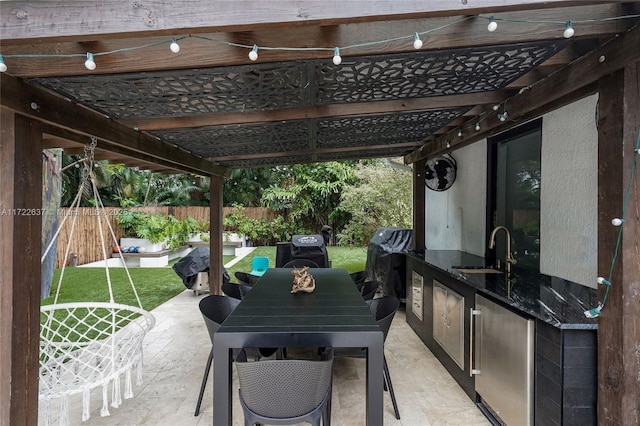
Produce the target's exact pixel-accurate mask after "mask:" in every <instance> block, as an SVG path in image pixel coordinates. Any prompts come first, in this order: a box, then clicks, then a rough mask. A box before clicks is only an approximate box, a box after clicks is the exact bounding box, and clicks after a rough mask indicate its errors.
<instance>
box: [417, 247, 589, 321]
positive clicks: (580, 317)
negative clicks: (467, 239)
mask: <svg viewBox="0 0 640 426" xmlns="http://www.w3.org/2000/svg"><path fill="white" fill-rule="evenodd" d="M407 255H408V256H412V257H415V258H417V259H419V260H421V261H423V262H425V263H426V264H428V265H430V266H432V267H434V268H436V269H439V270H441V271H443V272H445V273H448V274H449V275H451V276H452V277H453V278H455V279H457V280H458V281H460V282H462V283H465V284H467V285H469V286H471V287H473V288H475V289H476V290H477V291H478V293H480V294H486V295H489V296H491V297H492V298H494V299H497V300H499V301H501V302H503V303H504V304H506V305H508V306H511V307H512V308H513V309H514V310H516V311H520V312H522V313H525V314H527V315H530V316H532V317H535V318H538V319H540V320H542V321H545V322H547V323H549V324H551V325H553V326H554V327H558V328H562V329H597V327H598V321H597V319H591V318H587V317H586V316H585V315H584V311H586V310H589V309H591V308H594V307H595V306H597V305H598V296H597V292H596V290H595V289H593V288H589V287H585V286H582V285H580V284H576V283H574V282H571V281H568V280H565V279H562V278H558V277H553V276H549V275H544V274H540V273H534V272H531V271H527V270H524V269H518V268H513V269H512V273H511V276H512V279H511V280H507V279H506V276H505V274H504V273H499V274H494V273H488V274H483V273H471V274H467V273H463V272H461V271H459V270H458V269H456V268H454V266H470V267H473V266H476V267H478V266H485V265H487V264H488V263H485V259H484V257H482V256H476V255H473V254H469V253H465V252H462V251H457V250H427V251H426V252H424V253H416V252H412V253H407Z"/></svg>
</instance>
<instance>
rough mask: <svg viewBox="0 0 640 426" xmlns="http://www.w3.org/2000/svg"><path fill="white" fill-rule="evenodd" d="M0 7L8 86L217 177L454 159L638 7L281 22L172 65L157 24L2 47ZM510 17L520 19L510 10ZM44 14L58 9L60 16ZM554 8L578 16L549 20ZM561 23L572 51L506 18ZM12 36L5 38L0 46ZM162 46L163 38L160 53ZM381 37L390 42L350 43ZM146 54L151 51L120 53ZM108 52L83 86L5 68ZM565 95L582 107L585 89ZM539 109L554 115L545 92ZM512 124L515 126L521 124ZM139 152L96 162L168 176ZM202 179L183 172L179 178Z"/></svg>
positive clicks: (71, 73) (65, 130) (186, 51)
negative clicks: (385, 160) (571, 25)
mask: <svg viewBox="0 0 640 426" xmlns="http://www.w3.org/2000/svg"><path fill="white" fill-rule="evenodd" d="M2 3H15V4H20V3H23V2H2ZM2 3H0V6H1V7H2V15H3V17H2V18H1V19H2V21H3V42H2V46H1V48H0V53H2V54H3V55H4V56H5V62H6V63H7V64H8V66H9V70H8V72H7V73H6V74H7V75H10V76H13V77H17V78H19V79H22V80H24V81H25V82H26V83H27V84H29V85H30V87H31V86H33V89H34V90H36V91H37V90H38V88H41V89H44V90H45V91H46V92H51V93H53V94H55V95H56V96H58V97H62V98H64V99H68V100H70V101H72V102H71V103H72V104H74V105H79V106H82V107H86V109H88V110H91V111H95V112H96V113H98V114H97V115H99V116H100V117H102V118H103V119H104V117H105V116H106V119H108V120H112V121H115V122H116V123H117V124H118V125H123V126H125V127H126V128H127V129H130V130H131V131H132V132H139V133H141V134H143V135H145V136H146V137H147V138H148V139H149V141H152V143H153V141H156V142H157V144H161V145H167V146H169V147H172V148H178V149H180V150H181V151H186V152H187V153H188V154H192V155H193V156H195V157H197V158H199V159H200V161H202V160H206V161H209V162H211V163H212V164H214V165H215V166H221V167H220V168H219V169H216V171H217V170H225V168H230V169H233V168H252V167H263V166H277V165H284V164H295V163H307V162H321V161H332V160H349V159H363V158H374V157H405V160H406V161H407V162H411V161H412V160H416V159H419V158H421V157H423V156H425V155H429V154H428V153H429V152H431V153H437V152H438V151H439V150H440V147H441V145H442V144H443V143H444V142H443V141H445V140H446V142H447V144H448V145H451V144H453V145H456V146H463V145H465V144H468V143H471V142H473V141H475V140H477V139H479V138H480V137H486V136H487V135H490V134H492V133H495V132H498V131H500V130H501V129H504V128H505V126H506V125H511V126H512V125H514V124H516V123H517V121H515V120H511V122H510V123H506V124H504V123H499V122H497V121H496V120H495V119H490V120H489V119H487V117H488V114H491V115H492V116H493V115H496V113H495V112H492V111H494V110H493V107H494V106H495V105H499V109H500V110H508V109H509V105H510V104H509V102H510V99H512V98H513V97H514V96H522V93H523V92H525V91H526V90H527V89H528V88H530V87H532V86H534V85H535V84H536V83H538V82H540V81H543V80H545V79H549V78H553V75H552V74H553V73H554V72H555V71H557V70H559V69H562V68H563V67H566V66H569V65H568V64H570V63H571V62H573V61H575V60H576V59H578V58H580V57H581V56H584V55H587V54H589V52H590V51H592V50H593V49H596V48H598V47H599V46H601V45H602V43H603V42H604V41H606V40H608V39H611V38H612V37H614V36H615V35H616V34H617V33H621V32H623V31H626V30H627V29H628V28H629V27H630V26H631V25H633V24H634V20H611V21H608V20H607V19H606V18H610V17H616V16H621V15H623V14H628V13H630V12H633V11H636V10H637V8H638V5H637V3H638V2H634V4H622V3H620V2H546V3H548V5H544V4H542V3H543V2H508V1H507V2H498V1H495V2H487V1H485V2H479V3H483V4H485V5H486V4H489V3H493V4H495V5H496V6H495V7H494V8H493V9H491V8H487V7H484V8H482V9H478V10H477V11H474V12H477V13H478V14H483V15H484V16H486V15H487V14H488V13H490V12H491V11H494V12H495V16H496V17H498V18H503V19H505V20H506V21H505V22H502V23H501V24H500V28H499V30H498V31H496V32H494V33H489V32H488V31H487V30H486V25H487V22H488V21H487V20H486V19H484V17H483V16H479V17H478V16H475V17H474V15H473V14H472V15H469V14H468V13H469V12H468V11H466V10H456V8H451V9H442V6H440V7H441V9H437V8H434V10H433V11H432V13H433V16H431V15H430V14H429V10H426V11H424V12H421V13H416V14H415V16H413V15H408V16H407V15H402V16H393V15H385V16H377V15H373V16H371V17H368V18H365V17H360V18H357V19H356V18H354V19H351V20H349V19H344V20H343V19H341V20H340V21H339V22H338V21H336V22H335V23H332V24H331V25H327V24H322V25H320V24H318V23H311V22H309V23H306V24H304V25H303V24H302V23H301V22H292V23H289V24H287V23H279V24H278V25H275V28H271V26H273V25H270V26H265V25H264V24H262V25H259V24H255V25H253V26H252V25H250V24H247V25H245V26H244V27H241V28H238V29H242V31H227V30H224V31H223V30H222V29H221V30H220V31H219V32H214V30H215V28H209V27H208V28H198V29H197V31H198V33H199V34H202V33H203V32H204V31H206V37H205V36H199V37H186V38H183V39H181V40H180V43H181V46H182V50H181V52H180V53H179V54H178V55H175V57H171V56H170V55H172V54H171V53H170V52H169V49H168V42H169V41H170V40H171V37H172V36H181V37H184V31H185V30H184V28H181V29H178V28H171V27H170V26H168V27H167V28H165V29H163V31H162V34H159V33H158V32H153V31H150V32H148V33H147V32H140V33H136V35H137V37H131V34H129V33H127V34H120V35H119V34H115V33H110V34H103V35H95V34H87V35H86V36H83V35H82V34H70V35H68V36H60V35H57V36H55V37H52V38H51V39H50V40H49V39H47V38H41V37H39V38H37V39H35V38H30V37H25V38H19V37H17V36H16V35H15V34H19V32H17V31H18V30H16V29H15V28H14V29H12V30H11V31H13V32H11V33H9V30H10V29H9V26H8V25H9V24H11V22H10V20H9V17H8V16H7V13H8V12H9V11H11V13H14V12H13V11H14V10H15V8H14V9H10V8H7V7H6V5H5V4H2ZM111 3H117V2H111ZM275 3H278V2H275ZM282 3H283V5H284V4H285V3H286V4H289V3H292V2H290V1H283V2H282ZM301 3H304V2H301ZM311 3H313V2H311ZM405 3H406V2H405ZM435 3H438V4H441V3H449V4H453V3H455V2H451V1H449V2H435ZM457 3H460V2H457ZM462 3H465V4H466V2H462ZM469 3H471V2H469ZM517 3H521V5H520V6H514V5H515V4H517ZM526 3H531V4H530V5H527V4H526ZM562 3H564V4H562ZM59 4H60V5H61V6H60V7H63V6H62V5H63V4H64V3H63V2H61V3H59ZM123 4H124V3H123ZM503 4H509V7H504V6H501V5H503ZM565 4H566V5H568V6H571V5H573V4H578V6H573V7H558V6H559V5H562V6H564V5H565ZM65 7H66V6H65ZM424 7H425V8H428V6H424ZM435 9H437V10H435ZM492 14H493V13H492ZM571 17H573V19H575V20H577V21H579V20H586V19H587V18H590V19H594V20H595V21H594V23H591V24H590V25H587V24H585V25H582V26H581V25H579V24H576V36H575V37H574V38H571V39H565V38H564V37H563V36H562V26H559V25H556V26H555V27H553V28H550V27H549V25H542V24H535V25H533V24H525V23H522V24H517V23H516V22H517V20H518V19H521V20H528V21H532V20H535V19H543V20H549V21H551V20H555V21H559V22H563V21H564V20H567V19H569V18H571ZM443 26H444V29H443V30H442V31H433V32H432V33H429V34H428V35H426V36H424V37H423V38H424V40H425V43H424V46H423V47H422V49H419V50H416V49H414V48H413V46H412V42H413V40H412V39H411V38H410V37H408V38H406V39H402V40H392V39H393V37H400V36H401V35H402V36H406V35H409V36H411V35H412V34H413V32H414V31H425V30H427V29H431V28H439V27H443ZM252 28H255V30H254V31H252V30H251V29H252ZM368 30H369V33H367V31H368ZM96 31H97V30H96ZM192 31H193V32H195V31H196V30H195V29H192ZM11 34H14V35H13V36H12V37H10V38H9V39H7V38H6V37H4V36H6V35H11ZM165 34H169V35H167V36H165ZM213 36H215V37H217V39H224V40H231V41H232V42H233V43H237V44H242V45H243V46H245V45H246V46H251V45H253V44H258V45H261V44H262V45H268V44H269V43H271V45H275V46H289V47H294V46H298V47H313V46H321V47H323V48H325V50H326V48H330V47H332V46H336V45H341V46H350V45H354V46H356V45H357V44H358V43H360V44H362V46H360V47H354V48H352V49H344V48H343V49H342V51H341V55H342V63H341V64H340V65H334V64H333V63H332V61H331V56H332V52H330V51H320V52H318V51H313V50H311V51H301V50H293V51H287V50H273V51H269V50H264V51H263V50H260V51H259V58H258V60H257V61H256V62H251V61H250V60H249V59H248V58H247V53H248V50H247V49H246V48H242V47H237V46H234V45H229V44H216V43H210V42H209V43H207V41H208V40H209V37H213ZM163 39H164V40H167V43H166V44H164V45H163V43H162V40H163ZM382 39H388V40H389V42H388V43H384V44H376V45H375V46H368V45H365V43H366V42H367V41H374V40H382ZM96 40H98V41H96ZM146 44H148V45H150V46H152V47H150V48H149V49H146V50H145V49H140V50H139V51H135V52H127V50H126V49H127V47H132V46H141V45H146ZM116 48H117V49H120V50H119V52H120V51H122V54H121V55H120V56H118V54H115V53H114V54H113V55H108V56H107V55H104V56H96V63H97V64H98V66H97V69H96V71H95V72H89V71H87V70H86V69H84V68H83V67H82V66H81V65H80V66H78V64H79V63H80V64H81V61H82V59H81V58H80V59H78V58H77V57H76V58H66V57H64V58H62V57H61V58H56V59H55V60H54V58H51V59H47V58H35V57H31V58H22V57H20V58H19V57H15V58H12V55H14V56H18V55H19V54H24V53H31V54H44V53H47V52H49V53H51V52H63V53H82V52H86V51H88V50H93V51H102V52H105V51H109V50H111V51H113V50H115V49H116ZM160 49H162V50H160ZM205 51H206V52H207V55H203V52H205ZM351 52H353V54H352V53H351ZM151 55H153V56H151ZM160 55H161V56H162V57H161V58H160V57H159V56H160ZM45 56H46V55H45ZM148 58H153V59H149V60H147V59H148ZM162 58H164V59H162ZM176 58H177V59H176ZM585 72H590V71H589V70H585ZM550 76H551V77H550ZM574 91H575V92H577V93H579V94H583V92H584V87H575V88H574ZM548 96H549V100H550V101H551V102H556V104H557V103H558V101H557V100H556V99H555V97H554V94H553V93H549V94H548ZM570 98H571V97H567V99H570ZM521 103H522V102H521ZM538 104H540V105H542V103H540V102H538ZM498 112H499V111H498ZM519 112H520V114H519V116H520V117H521V120H525V119H527V118H528V114H529V113H532V112H535V111H533V110H532V111H519ZM477 122H482V124H483V129H482V132H478V131H475V132H474V129H473V127H474V126H473V125H474V123H477ZM47 126H50V127H48V132H47V134H48V135H50V138H49V139H45V142H46V141H47V140H48V141H49V142H48V145H49V146H56V145H57V146H64V147H66V148H67V149H68V151H69V152H74V151H73V149H74V148H73V146H74V144H76V145H77V144H81V143H83V141H86V135H87V133H88V131H87V130H83V131H80V132H78V133H75V132H74V129H72V128H70V125H68V124H65V125H64V126H60V127H59V128H58V127H56V123H53V122H52V120H48V121H47ZM453 132H455V135H456V137H457V138H456V139H455V140H454V138H452V136H451V135H452V134H453ZM462 133H464V135H463V136H460V134H462ZM473 133H475V134H473ZM96 136H97V137H98V139H99V140H100V139H104V138H105V137H104V136H101V135H96ZM447 138H448V139H447ZM125 139H126V138H125ZM98 146H99V147H100V146H101V144H100V142H99V144H98ZM112 146H113V147H117V148H118V149H117V150H116V151H118V152H117V153H116V154H114V153H113V151H110V150H109V147H112ZM145 146H146V145H145ZM425 148H427V150H426V152H425V153H424V154H422V152H423V151H424V150H425ZM140 151H141V149H139V148H136V149H131V150H130V151H129V150H128V147H127V143H126V142H120V141H117V140H107V148H106V149H105V150H104V151H101V152H102V153H103V154H104V156H105V158H110V159H111V161H124V162H125V163H129V164H130V165H139V166H141V167H147V168H151V169H155V170H159V171H171V170H180V169H182V168H181V167H179V164H177V163H176V162H175V160H173V159H172V158H170V157H171V155H166V156H167V157H169V158H167V159H166V161H163V162H161V163H162V164H160V163H156V162H154V158H156V157H154V156H153V155H152V156H150V157H149V156H145V155H143V154H144V153H141V152H140ZM108 152H110V154H109V153H108ZM167 152H168V153H169V152H171V151H170V150H169V151H167ZM141 154H142V155H141ZM160 156H161V155H160ZM172 161H173V162H172ZM187 163H188V161H187ZM205 168H206V167H205ZM202 169H203V168H202V167H196V166H193V167H191V166H189V167H187V168H186V169H185V170H190V171H198V170H200V171H202Z"/></svg>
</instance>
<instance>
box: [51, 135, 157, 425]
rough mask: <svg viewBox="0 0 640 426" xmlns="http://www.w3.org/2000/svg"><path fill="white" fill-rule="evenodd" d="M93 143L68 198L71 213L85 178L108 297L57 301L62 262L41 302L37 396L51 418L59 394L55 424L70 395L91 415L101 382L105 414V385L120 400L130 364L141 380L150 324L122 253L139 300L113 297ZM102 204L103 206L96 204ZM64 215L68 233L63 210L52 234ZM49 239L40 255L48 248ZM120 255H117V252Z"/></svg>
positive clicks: (63, 420) (64, 420)
mask: <svg viewBox="0 0 640 426" xmlns="http://www.w3.org/2000/svg"><path fill="white" fill-rule="evenodd" d="M95 146H96V140H95V138H92V142H91V146H90V148H88V149H87V148H85V153H86V156H87V159H86V160H85V179H84V181H83V183H82V185H80V189H79V191H78V195H77V196H76V198H75V199H74V201H73V203H72V208H73V207H75V209H76V213H77V211H78V210H77V209H78V207H79V205H80V196H81V194H82V192H83V189H84V184H85V182H86V181H88V180H90V181H91V185H92V189H93V193H94V199H95V201H96V206H98V207H97V208H96V217H97V220H98V227H99V230H100V239H101V243H102V251H103V255H104V259H105V271H106V280H107V284H108V289H109V299H110V301H109V302H78V303H60V304H58V303H57V302H58V296H59V294H60V287H61V284H62V279H63V277H64V269H65V267H64V266H63V267H62V269H61V272H60V279H59V281H58V287H57V289H56V294H55V298H54V301H53V304H51V305H44V306H42V307H41V308H40V323H41V325H40V385H39V396H40V399H41V401H42V402H43V403H44V404H42V407H43V409H44V410H45V413H44V420H45V424H46V425H47V426H49V425H50V424H51V420H52V419H51V413H50V410H51V401H52V399H54V398H60V399H61V401H60V415H59V423H60V425H67V424H68V422H69V413H68V411H69V396H71V395H74V394H77V393H81V394H82V421H86V420H88V419H89V417H90V393H91V390H92V389H94V388H96V387H99V386H102V409H101V410H100V415H101V416H108V415H109V414H110V413H109V402H108V388H109V385H110V384H111V386H112V394H111V406H112V407H114V408H117V407H119V406H120V405H121V404H122V397H121V393H120V386H121V383H120V375H121V374H123V373H124V374H125V385H124V386H125V390H124V399H129V398H132V397H133V389H132V383H131V369H132V368H135V369H136V375H137V383H138V384H141V383H142V343H143V339H144V337H145V335H146V334H147V332H148V331H149V330H150V329H151V328H153V326H154V325H155V318H154V317H153V315H152V314H151V313H149V312H147V311H145V310H144V309H143V308H142V304H141V302H140V298H139V296H138V293H137V291H136V289H135V286H134V284H133V280H132V279H131V275H130V274H129V270H128V269H127V267H126V265H125V262H124V259H122V258H121V261H122V264H123V265H125V266H124V268H125V271H126V274H127V277H128V278H129V283H130V285H131V288H132V290H133V293H134V295H135V298H136V300H137V302H138V306H129V305H123V304H118V303H115V302H114V299H113V290H112V286H111V277H110V274H109V266H108V264H107V262H106V260H107V250H106V244H105V241H104V236H103V232H102V220H101V219H104V221H105V222H106V224H107V226H108V229H109V232H110V235H111V237H112V239H113V241H114V242H115V243H116V244H117V240H116V237H115V233H114V231H113V228H112V227H111V224H110V223H109V221H108V218H107V215H106V212H105V210H104V206H103V205H102V201H101V200H100V196H99V195H98V190H97V188H96V185H95V182H94V181H93V179H90V178H91V171H92V164H93V149H94V148H95ZM100 209H102V210H100ZM68 217H73V222H72V225H71V232H70V234H71V235H72V236H73V231H74V229H75V222H76V218H77V214H75V215H68V216H65V217H64V219H63V221H62V223H61V224H60V228H59V229H58V231H57V232H56V234H55V235H54V237H53V241H55V239H56V238H57V237H58V234H59V232H60V229H61V228H62V226H63V225H64V222H65V221H66V219H67V218H68ZM71 240H72V238H69V243H68V244H67V247H66V250H65V258H64V262H63V265H66V264H67V260H68V256H69V251H70V247H71ZM52 244H53V243H51V244H50V245H49V246H48V247H47V249H46V250H45V253H44V254H43V256H42V258H43V259H44V258H45V257H46V255H47V253H48V251H49V249H50V248H51V246H52ZM121 257H122V256H121Z"/></svg>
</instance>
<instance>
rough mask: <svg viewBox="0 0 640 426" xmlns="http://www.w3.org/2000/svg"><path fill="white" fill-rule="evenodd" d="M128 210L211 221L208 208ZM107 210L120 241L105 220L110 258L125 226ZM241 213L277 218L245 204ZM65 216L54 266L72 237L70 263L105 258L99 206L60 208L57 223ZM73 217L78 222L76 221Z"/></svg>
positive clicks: (114, 209)
mask: <svg viewBox="0 0 640 426" xmlns="http://www.w3.org/2000/svg"><path fill="white" fill-rule="evenodd" d="M129 210H135V211H141V212H144V213H147V214H150V215H151V214H155V213H160V214H163V215H173V216H174V217H176V218H177V219H184V218H185V217H188V216H191V217H193V218H194V219H196V220H197V221H198V222H203V221H207V222H208V221H209V207H194V206H187V207H167V206H159V207H132V208H130V209H129ZM105 212H106V217H107V218H108V221H109V223H110V224H111V227H112V228H113V232H114V234H115V237H116V241H117V243H116V242H114V241H113V237H112V236H111V235H110V232H109V228H108V226H107V225H106V222H105V221H104V220H102V221H101V223H102V234H103V236H104V241H105V245H106V251H107V252H106V256H107V257H111V252H112V250H113V246H114V245H117V244H119V241H120V237H122V229H120V227H119V226H118V221H117V220H116V217H117V215H118V212H120V208H119V207H106V208H105ZM231 212H233V207H224V208H223V211H222V214H223V216H226V215H227V214H229V213H231ZM242 213H243V214H244V215H245V216H247V217H249V218H251V219H266V220H272V219H273V218H275V213H274V212H273V211H272V210H270V209H266V208H262V207H245V208H243V209H242ZM101 214H104V213H101ZM65 217H67V220H66V221H65V223H64V225H63V226H62V228H61V230H60V234H59V235H58V247H57V254H56V264H55V267H56V268H60V267H61V266H62V264H63V262H64V259H65V251H66V249H67V244H68V242H69V239H70V238H71V246H70V247H69V256H68V258H67V261H66V262H67V265H70V264H77V265H84V264H86V263H91V262H96V261H99V260H104V258H105V253H103V251H102V242H101V239H100V226H99V224H98V220H97V219H98V218H97V217H96V209H95V208H93V207H82V208H80V209H78V211H77V214H76V213H75V212H74V210H73V209H70V208H61V209H60V210H59V212H58V223H62V220H63V219H64V218H65ZM74 219H75V225H74V224H73V222H74ZM72 227H73V236H72Z"/></svg>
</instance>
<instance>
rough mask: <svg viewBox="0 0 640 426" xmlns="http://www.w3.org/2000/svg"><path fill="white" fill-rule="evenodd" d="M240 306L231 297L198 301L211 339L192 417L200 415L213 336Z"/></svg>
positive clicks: (216, 297) (215, 297) (211, 354)
mask: <svg viewBox="0 0 640 426" xmlns="http://www.w3.org/2000/svg"><path fill="white" fill-rule="evenodd" d="M239 304H240V300H238V299H235V298H233V297H227V296H220V295H210V296H207V297H205V298H204V299H202V300H201V301H200V304H199V307H200V312H201V313H202V318H204V322H205V324H206V325H207V331H208V332H209V338H210V339H211V351H210V352H209V359H207V366H206V367H205V370H204V376H203V377H202V385H201V386H200V394H199V395H198V403H197V404H196V411H195V413H194V416H198V415H199V414H200V405H201V404H202V396H203V395H204V389H205V387H206V386H207V379H208V378H209V371H210V370H211V364H212V362H213V335H214V334H215V332H216V331H217V330H218V328H220V324H222V322H223V321H224V320H225V319H226V318H227V317H228V316H229V314H231V312H233V310H234V309H235V308H236V306H238V305H239Z"/></svg>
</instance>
